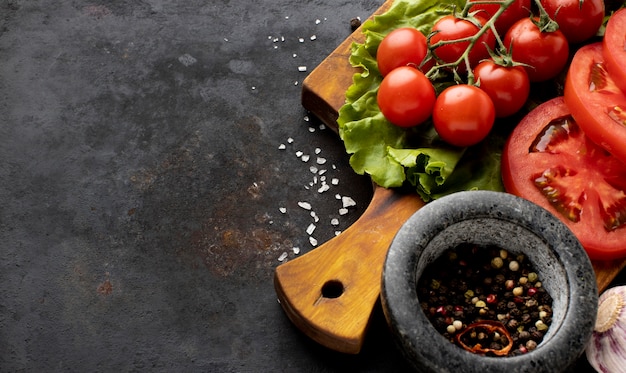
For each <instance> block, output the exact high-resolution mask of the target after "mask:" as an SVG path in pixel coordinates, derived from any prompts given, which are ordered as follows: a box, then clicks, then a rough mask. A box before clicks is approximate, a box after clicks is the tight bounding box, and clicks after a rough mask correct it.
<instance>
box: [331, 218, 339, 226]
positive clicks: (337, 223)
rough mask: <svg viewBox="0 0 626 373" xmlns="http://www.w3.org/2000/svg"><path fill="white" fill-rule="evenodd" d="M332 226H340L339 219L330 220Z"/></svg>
mask: <svg viewBox="0 0 626 373" xmlns="http://www.w3.org/2000/svg"><path fill="white" fill-rule="evenodd" d="M330 224H331V225H339V219H337V218H332V219H330Z"/></svg>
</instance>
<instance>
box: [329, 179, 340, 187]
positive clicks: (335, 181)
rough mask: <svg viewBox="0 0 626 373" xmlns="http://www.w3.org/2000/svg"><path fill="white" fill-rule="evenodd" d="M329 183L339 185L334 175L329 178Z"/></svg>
mask: <svg viewBox="0 0 626 373" xmlns="http://www.w3.org/2000/svg"><path fill="white" fill-rule="evenodd" d="M330 183H331V184H333V185H339V179H337V178H336V177H333V178H332V180H330Z"/></svg>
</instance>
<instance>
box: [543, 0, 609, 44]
mask: <svg viewBox="0 0 626 373" xmlns="http://www.w3.org/2000/svg"><path fill="white" fill-rule="evenodd" d="M541 5H543V8H544V9H545V10H546V12H548V15H549V16H550V18H552V19H553V20H555V21H556V23H558V24H559V30H561V32H563V35H565V37H566V38H567V40H568V41H569V42H570V43H580V42H582V41H585V40H587V39H589V38H591V37H592V36H594V35H595V34H596V33H597V32H598V30H599V29H600V26H602V22H603V21H604V0H541Z"/></svg>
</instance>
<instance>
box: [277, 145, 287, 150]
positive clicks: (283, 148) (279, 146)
mask: <svg viewBox="0 0 626 373" xmlns="http://www.w3.org/2000/svg"><path fill="white" fill-rule="evenodd" d="M278 149H280V150H285V149H287V147H286V146H285V144H280V145H278Z"/></svg>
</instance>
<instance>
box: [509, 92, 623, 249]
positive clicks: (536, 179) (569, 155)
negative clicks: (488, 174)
mask: <svg viewBox="0 0 626 373" xmlns="http://www.w3.org/2000/svg"><path fill="white" fill-rule="evenodd" d="M502 180H503V183H504V187H505V188H506V190H507V192H509V193H512V194H515V195H517V196H520V197H522V198H525V199H528V200H530V201H532V202H534V203H536V204H538V205H540V206H542V207H544V208H545V209H547V210H548V211H550V212H551V213H552V214H554V215H555V216H557V217H558V218H559V219H560V220H561V221H563V222H564V223H565V224H566V225H567V226H568V227H569V228H570V229H571V230H572V232H574V235H576V237H577V238H578V240H579V241H580V242H581V244H582V245H583V247H584V248H585V250H586V251H587V253H588V254H589V257H590V258H591V259H594V260H596V259H597V260H605V259H616V258H622V257H626V193H625V191H626V164H624V163H622V162H620V161H619V160H618V159H617V158H615V157H613V156H612V155H610V154H609V153H608V152H607V151H606V150H604V149H603V148H601V147H599V146H598V145H596V144H595V143H594V142H592V141H591V140H589V139H588V138H587V136H585V134H584V132H583V131H581V129H580V128H579V126H578V124H577V122H576V121H575V120H574V119H573V118H572V116H571V114H570V111H569V108H568V106H567V105H565V101H564V100H563V98H562V97H558V98H555V99H552V100H550V101H547V102H546V103H544V104H542V105H540V106H538V107H537V108H536V109H534V110H533V111H531V112H530V113H529V114H528V115H527V116H526V117H524V119H522V121H521V122H520V123H519V124H518V125H517V127H515V129H514V130H513V132H512V133H511V135H510V137H509V139H508V140H507V143H506V145H505V147H504V152H503V154H502Z"/></svg>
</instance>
